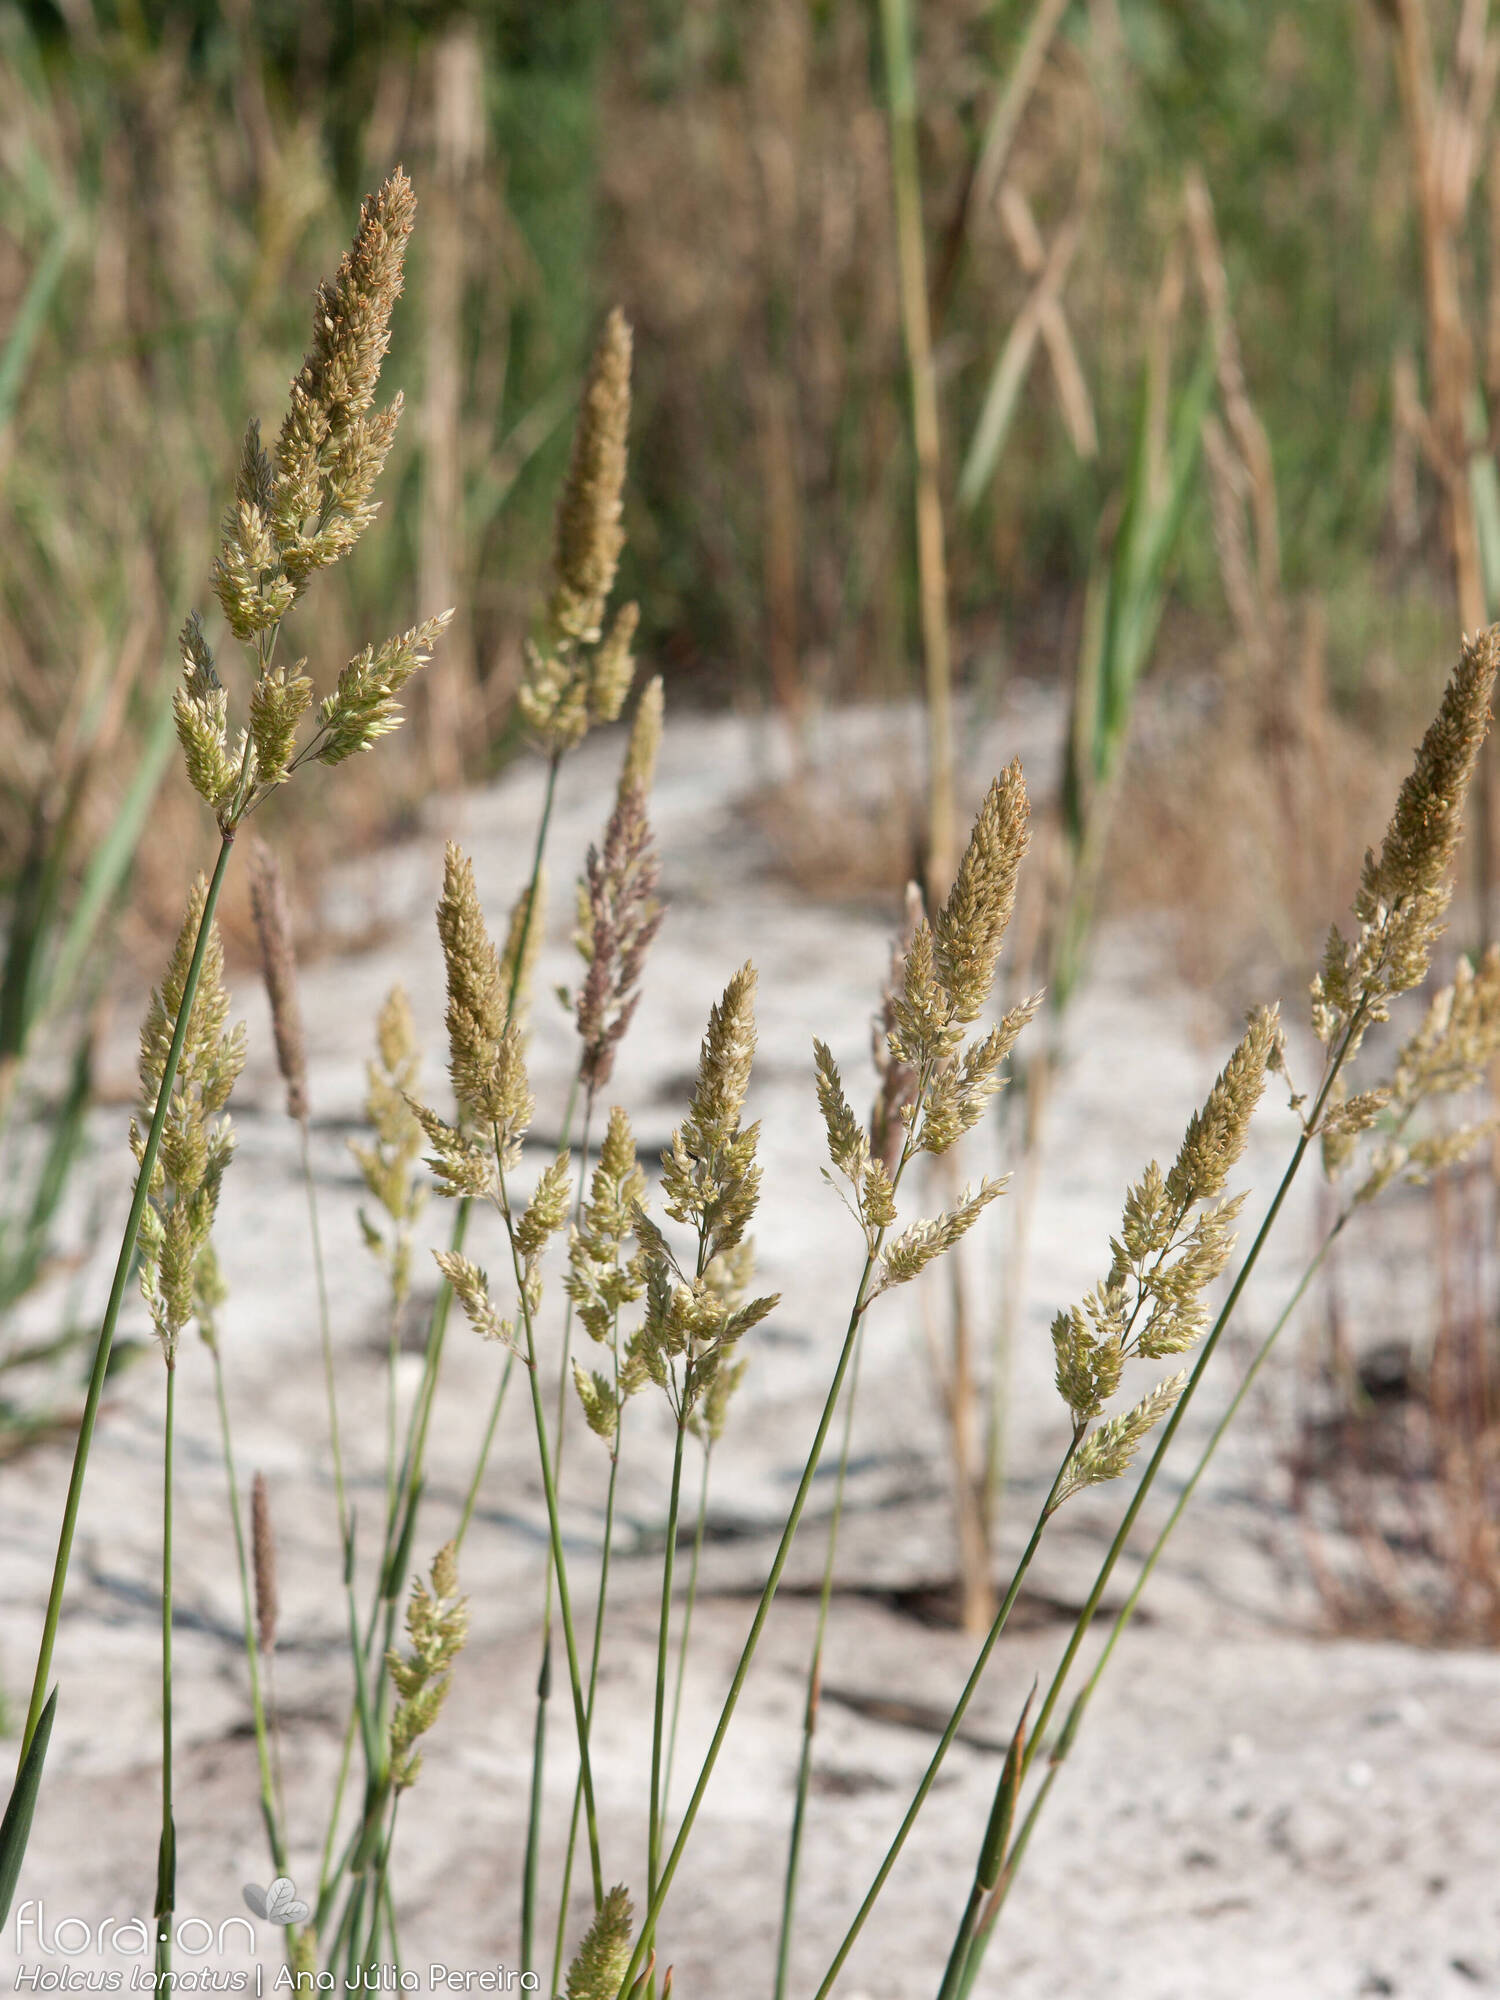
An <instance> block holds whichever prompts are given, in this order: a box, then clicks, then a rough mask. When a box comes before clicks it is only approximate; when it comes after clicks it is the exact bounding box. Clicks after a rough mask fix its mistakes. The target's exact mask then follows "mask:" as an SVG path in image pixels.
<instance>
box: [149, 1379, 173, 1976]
mask: <svg viewBox="0 0 1500 2000" xmlns="http://www.w3.org/2000/svg"><path fill="white" fill-rule="evenodd" d="M176 1416H177V1357H176V1355H175V1354H172V1353H170V1352H169V1353H168V1355H167V1405H166V1416H165V1419H164V1421H163V1425H162V1448H161V1460H162V1479H161V1843H160V1846H159V1847H158V1849H157V1861H156V1908H155V1910H154V1912H153V1915H154V1918H155V1921H156V1972H157V1977H158V1979H160V1977H161V1975H162V1974H163V1973H169V1972H170V1971H171V1969H172V1916H173V1913H174V1910H175V1907H176V1903H177V1854H176V1846H177V1836H176V1829H175V1827H174V1825H173V1820H172V1457H173V1445H174V1442H175V1433H176Z"/></svg>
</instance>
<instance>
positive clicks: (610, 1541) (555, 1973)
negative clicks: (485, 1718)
mask: <svg viewBox="0 0 1500 2000" xmlns="http://www.w3.org/2000/svg"><path fill="white" fill-rule="evenodd" d="M616 1255H617V1259H618V1252H617V1253H616ZM610 1348H611V1352H612V1354H613V1357H614V1367H615V1409H616V1412H617V1415H616V1419H615V1439H614V1444H613V1446H612V1447H611V1450H610V1454H609V1488H608V1492H607V1494H606V1497H605V1502H604V1549H603V1553H602V1554H601V1556H600V1560H599V1595H598V1600H597V1602H596V1604H595V1606H594V1638H593V1644H592V1647H591V1649H590V1653H589V1692H588V1702H587V1704H586V1710H585V1713H586V1715H587V1718H588V1725H589V1731H590V1734H591V1735H592V1732H593V1727H594V1697H595V1695H596V1694H597V1692H598V1688H599V1658H600V1653H601V1651H602V1648H603V1644H604V1607H605V1604H606V1603H607V1601H608V1597H609V1558H610V1552H611V1550H612V1549H613V1547H614V1539H615V1489H616V1486H617V1485H618V1483H619V1476H620V1438H621V1433H622V1431H623V1429H624V1410H623V1408H622V1407H621V1401H620V1314H619V1309H618V1308H616V1310H615V1313H614V1316H613V1324H612V1328H611V1339H610ZM670 1768H671V1766H670V1763H669V1765H668V1769H669V1770H670ZM582 1808H583V1773H582V1770H581V1768H580V1771H579V1775H578V1777H577V1779H576V1780H575V1781H574V1785H573V1810H572V1813H571V1814H570V1816H569V1819H568V1848H567V1853H566V1854H565V1855H564V1857H563V1872H562V1886H561V1889H560V1890H559V1892H558V1904H557V1938H556V1941H555V1943H554V1945H553V1951H552V1985H551V1988H550V1991H552V1992H553V1993H556V1992H558V1991H559V1990H560V1987H561V1981H562V1962H563V1952H564V1950H565V1949H566V1947H567V1936H568V1896H569V1892H570V1891H571V1889H572V1886H573V1857H574V1854H575V1853H576V1852H577V1847H578V1815H579V1813H580V1812H581V1810H582Z"/></svg>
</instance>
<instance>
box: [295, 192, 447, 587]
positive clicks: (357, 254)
mask: <svg viewBox="0 0 1500 2000" xmlns="http://www.w3.org/2000/svg"><path fill="white" fill-rule="evenodd" d="M415 214H416V197H415V196H414V194H413V193H412V188H411V182H410V181H409V180H408V179H407V178H406V175H405V174H404V173H403V172H402V171H401V170H400V168H397V170H396V172H395V173H393V174H392V175H391V176H390V178H389V179H388V180H387V181H385V182H384V183H383V185H382V186H381V187H380V188H379V189H378V190H377V191H376V193H374V194H373V195H371V196H370V197H369V198H368V199H367V200H366V202H365V204H364V207H363V208H362V209H361V211H360V218H359V227H358V229H357V230H356V231H355V235H354V241H353V243H352V244H351V246H350V248H349V249H348V251H347V252H346V253H345V255H344V257H343V260H342V262H341V263H340V265H339V268H338V271H337V273H336V275H335V276H334V277H333V278H332V279H330V280H325V282H324V283H323V284H321V285H320V286H319V287H318V294H317V300H316V303H315V305H314V310H313V333H312V344H311V346H310V347H309V349H308V351H307V354H306V356H305V358H304V360H303V363H302V366H301V368H300V369H299V370H298V372H297V375H296V377H295V378H294V380H293V382H292V389H291V402H290V407H289V409H288V411H287V415H286V419H285V421H284V422H283V424H282V427H281V434H280V436H279V437H278V439H277V442H276V452H275V461H274V472H273V475H272V479H271V484H270V491H269V493H268V494H267V496H266V497H267V499H268V501H269V505H270V512H271V517H272V525H273V527H274V529H275V532H276V536H277V540H278V542H279V543H280V545H281V549H282V559H283V562H284V563H285V566H286V569H287V572H288V574H289V575H290V576H291V577H292V578H293V580H294V581H295V582H296V583H298V584H299V586H300V584H301V583H302V582H303V581H304V580H305V578H306V577H307V576H308V575H309V574H310V573H311V572H312V571H313V570H315V569H319V568H322V567H323V566H324V565H325V564H327V563H330V562H333V561H336V560H337V558H338V557H339V556H340V555H342V554H343V553H344V551H345V550H346V549H348V548H350V547H351V546H352V545H353V543H354V542H355V541H356V540H357V539H358V537H359V535H360V534H361V533H362V532H363V530H364V528H365V527H366V525H367V524H368V522H369V520H370V518H371V517H372V514H373V509H372V508H371V506H370V504H369V494H370V490H371V488H372V487H373V485H374V483H375V481H376V479H377V478H378V477H379V474H380V470H381V467H382V466H383V465H384V463H385V457H386V453H387V452H388V451H389V450H390V447H391V441H392V439H393V438H394V435H395V428H396V422H397V419H398V417H399V415H400V399H399V398H397V400H396V401H395V403H393V404H392V406H391V407H390V409H388V410H386V411H384V412H382V413H381V414H380V415H379V416H378V417H375V418H373V419H372V418H371V417H370V415H369V412H370V409H371V406H372V404H373V403H374V400H375V390H376V385H377V384H378V382H379V379H380V366H381V363H382V362H383V361H384V359H385V355H386V350H387V348H388V347H389V345H390V323H391V311H392V309H393V307H394V306H395V303H396V300H397V298H398V297H399V296H400V293H401V285H402V278H403V272H404V266H405V259H406V243H407V238H408V237H409V236H410V235H411V230H412V223H413V220H414V218H415ZM309 523H311V526H309Z"/></svg>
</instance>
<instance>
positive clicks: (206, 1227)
mask: <svg viewBox="0 0 1500 2000" xmlns="http://www.w3.org/2000/svg"><path fill="white" fill-rule="evenodd" d="M207 896H208V884H207V882H206V881H205V880H204V879H203V877H202V876H199V878H198V880H197V882H196V883H195V884H194V886H193V890H192V893H191V894H190V896H189V898H188V908H187V914H186V916H185V917H184V919H183V923H182V928H181V930H180V931H179V932H178V934H177V942H176V945H175V946H174V948H173V951H172V956H171V959H170V960H169V962H168V965H167V971H166V976H165V978H164V979H163V981H162V985H161V990H160V992H154V993H153V994H152V995H151V1000H150V1004H149V1006H148V1007H147V1010H146V1018H145V1021H144V1023H143V1024H142V1028H141V1057H140V1078H141V1099H140V1111H139V1114H138V1116H137V1117H135V1118H132V1120H131V1122H130V1145H131V1150H132V1152H133V1153H134V1154H135V1157H136V1159H137V1161H141V1160H143V1159H144V1156H145V1150H146V1132H145V1128H146V1126H147V1125H148V1124H149V1123H150V1121H151V1120H152V1118H153V1117H154V1116H155V1113H156V1109H157V1100H158V1095H159V1093H160V1091H161V1087H162V1082H163V1078H164V1075H165V1069H166V1062H167V1055H168V1051H169V1049H170V1045H171V1041H172V1035H173V1031H174V1029H175V1027H176V1022H177V1013H178V1009H179V1008H180V1007H181V1005H182V1002H183V996H184V991H185V988H186V983H187V976H188V968H189V965H190V963H191V960H192V955H193V947H194V945H195V943H196V941H197V937H198V929H199V925H200V923H201V921H202V917H203V911H204V906H205V903H206V901H207ZM228 1019H229V995H228V993H227V992H226V991H225V988H224V950H223V944H222V941H221V939H220V937H219V934H218V927H217V925H211V926H210V930H209V936H208V941H207V945H206V948H205V951H204V956H203V965H202V970H201V973H200V975H199V980H198V990H197V992H196V994H195V996H194V999H193V1003H192V1007H191V1010H190V1012H189V1015H188V1024H187V1031H186V1034H185V1036H184V1040H183V1046H182V1056H181V1059H180V1061H179V1063H178V1067H177V1075H176V1078H175V1080H174V1083H173V1087H172V1092H171V1096H170V1100H169V1102H168V1106H167V1110H166V1117H165V1122H164V1124H163V1127H162V1135H161V1147H160V1151H159V1152H158V1154H157V1158H156V1165H155V1170H154V1172H153V1174H152V1176H151V1184H150V1188H149V1190H148V1196H149V1198H148V1202H147V1206H146V1208H145V1210H144V1212H143V1214H142V1218H141V1268H140V1283H141V1293H142V1296H143V1297H144V1298H145V1300H146V1304H147V1306H148V1307H149V1308H150V1311H151V1318H152V1323H153V1325H154V1326H155V1329H156V1334H157V1337H158V1339H159V1340H160V1341H161V1344H162V1352H163V1354H164V1356H165V1358H166V1360H167V1362H168V1364H169V1365H170V1364H171V1363H173V1362H174V1361H175V1358H176V1353H177V1342H178V1337H179V1335H180V1334H181V1332H182V1330H183V1328H184V1327H185V1326H186V1325H187V1323H188V1321H189V1320H190V1319H191V1318H192V1317H193V1315H194V1313H195V1311H196V1310H197V1309H198V1306H199V1304H200V1303H202V1304H203V1305H205V1306H206V1307H207V1308H208V1309H209V1310H210V1311H211V1309H212V1303H213V1300H214V1298H215V1296H216V1295H217V1293H218V1290H219V1287H218V1283H217V1275H216V1274H217V1267H216V1265H215V1263H214V1261H213V1251H212V1246H211V1244H210V1240H209V1239H210V1235H211V1232H212V1229H213V1222H214V1215H215V1212H216V1210H217V1208H218V1202H219V1188H220V1184H221V1182H222V1180H223V1177H224V1170H225V1168H226V1167H227V1166H228V1164H229V1162H230V1160H231V1159H232V1157H233V1155H234V1133H233V1131H232V1129H231V1127H230V1124H229V1121H228V1119H227V1118H224V1117H221V1116H219V1115H218V1114H220V1113H222V1111H223V1109H224V1106H225V1105H226V1104H227V1103H228V1101H229V1094H230V1092H231V1091H232V1090H233V1088H234V1084H235V1080H236V1079H237V1077H238V1076H239V1073H240V1071H241V1070H242V1069H243V1068H244V1064H245V1030H244V1025H243V1023H240V1024H237V1025H236V1026H235V1027H234V1028H233V1029H231V1028H230V1027H229V1026H228Z"/></svg>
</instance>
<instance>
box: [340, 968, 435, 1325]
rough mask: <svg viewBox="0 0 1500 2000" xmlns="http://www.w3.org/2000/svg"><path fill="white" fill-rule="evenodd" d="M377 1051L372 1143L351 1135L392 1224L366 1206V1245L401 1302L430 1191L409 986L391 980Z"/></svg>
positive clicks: (367, 1180) (371, 1093)
mask: <svg viewBox="0 0 1500 2000" xmlns="http://www.w3.org/2000/svg"><path fill="white" fill-rule="evenodd" d="M375 1046H376V1057H375V1059H374V1060H373V1061H371V1062H368V1063H366V1064H365V1117H366V1118H367V1119H368V1120H369V1122H370V1125H371V1127H372V1129H373V1131H374V1134H375V1139H374V1144H373V1145H365V1144H363V1143H362V1142H361V1141H359V1140H358V1139H351V1140H350V1141H349V1150H350V1152H351V1153H352V1154H353V1155H354V1159H355V1162H356V1164H357V1165H358V1167H359V1171H360V1175H361V1177H362V1178H363V1180H364V1184H365V1187H366V1190H367V1191H368V1193H369V1195H370V1197H371V1199H372V1200H373V1201H375V1202H376V1203H378V1204H379V1206H380V1208H381V1209H382V1210H383V1211H384V1214H385V1217H386V1220H387V1221H388V1222H389V1223H390V1225H391V1233H390V1236H389V1238H387V1236H386V1234H385V1232H384V1230H383V1229H382V1228H381V1227H380V1226H379V1225H378V1224H377V1223H376V1222H375V1221H374V1220H372V1218H371V1217H370V1216H369V1215H368V1214H367V1212H366V1211H365V1210H364V1209H363V1208H362V1209H361V1210H360V1211H359V1222H360V1229H361V1231H362V1233H363V1235H364V1239H365V1245H366V1248H367V1249H369V1250H370V1251H372V1252H373V1253H374V1254H375V1255H376V1256H377V1257H379V1258H380V1259H381V1261H382V1262H383V1263H385V1264H387V1265H388V1266H389V1269H390V1278H391V1295H392V1298H393V1299H394V1301H395V1302H396V1304H397V1305H400V1304H402V1303H403V1302H404V1300H405V1299H406V1296H407V1293H408V1291H409V1290H410V1281H411V1229H412V1224H413V1223H414V1222H415V1221H416V1219H417V1217H418V1215H419V1214H420V1213H421V1210H422V1204H423V1200H424V1197H425V1194H426V1190H425V1188H423V1187H422V1186H421V1185H420V1184H419V1183H418V1181H417V1178H416V1175H415V1173H414V1171H413V1169H414V1168H415V1166H416V1162H417V1159H418V1156H419V1155H420V1153H421V1151H422V1127H421V1125H420V1123H419V1122H418V1120H417V1118H416V1116H415V1115H414V1113H413V1111H412V1109H411V1105H410V1103H409V1101H408V1099H409V1095H410V1093H411V1092H412V1091H413V1090H415V1088H416V1085H417V1076H418V1073H419V1071H420V1070H421V1067H422V1056H421V1051H420V1049H419V1048H418V1046H417V1034H416V1026H415V1023H414V1022H413V1020H412V1013H411V1002H410V1001H409V1000H408V999H407V997H406V993H405V990H404V989H403V988H402V987H400V986H393V987H392V988H391V990H390V992H389V993H388V994H387V995H386V997H385V1000H384V1002H383V1003H382V1005H381V1009H380V1013H379V1015H378V1016H377V1017H376V1022H375Z"/></svg>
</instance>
